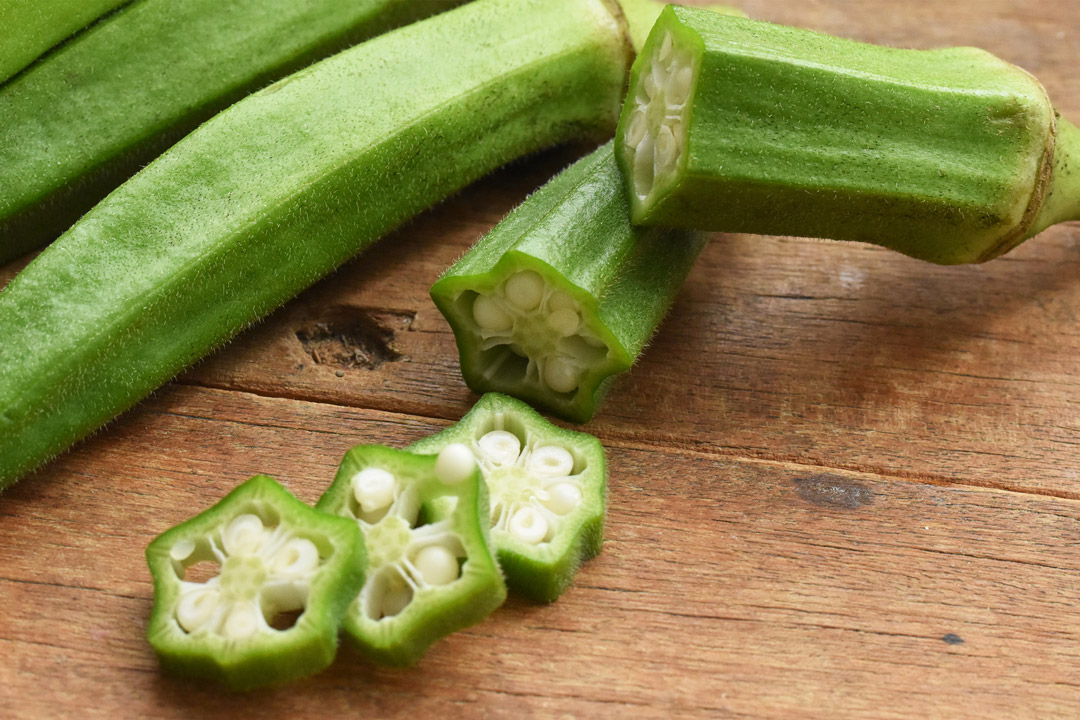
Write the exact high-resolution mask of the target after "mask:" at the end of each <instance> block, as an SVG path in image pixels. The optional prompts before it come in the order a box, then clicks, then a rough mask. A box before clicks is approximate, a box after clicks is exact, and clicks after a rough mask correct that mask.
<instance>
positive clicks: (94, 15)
mask: <svg viewBox="0 0 1080 720" xmlns="http://www.w3.org/2000/svg"><path fill="white" fill-rule="evenodd" d="M130 1H131V0H0V36H2V38H3V40H2V42H0V84H2V83H4V82H5V81H6V80H7V79H8V78H10V77H11V76H13V75H15V74H16V73H17V72H19V71H20V70H22V69H23V68H25V67H26V66H27V65H29V64H30V63H32V62H34V61H35V60H37V59H38V58H39V57H41V56H42V55H44V54H45V53H47V52H48V51H49V50H50V49H52V48H53V47H54V46H56V45H58V44H60V43H61V42H62V41H64V40H65V39H67V38H68V37H70V36H71V35H72V34H74V33H76V32H78V31H79V30H82V29H83V28H84V27H86V26H87V25H89V24H90V23H92V22H93V21H94V20H97V19H98V18H100V17H101V16H102V15H105V14H106V13H108V12H110V11H112V10H115V9H116V8H118V7H119V6H121V5H124V4H126V3H128V2H130Z"/></svg>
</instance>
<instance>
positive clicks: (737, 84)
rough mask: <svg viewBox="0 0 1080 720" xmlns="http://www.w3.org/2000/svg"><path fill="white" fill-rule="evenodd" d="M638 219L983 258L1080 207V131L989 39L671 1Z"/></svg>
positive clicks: (656, 36)
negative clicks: (884, 38)
mask: <svg viewBox="0 0 1080 720" xmlns="http://www.w3.org/2000/svg"><path fill="white" fill-rule="evenodd" d="M616 157H617V158H618V160H619V162H620V165H621V167H622V169H623V173H624V175H625V177H626V182H627V186H628V192H629V195H630V208H631V214H632V217H633V219H634V221H635V222H637V223H642V224H646V225H672V226H677V227H687V228H696V229H699V230H717V231H729V232H752V233H763V234H774V235H801V236H809V237H821V238H832V239H837V240H859V241H864V242H869V243H875V244H878V245H883V246H885V247H888V248H892V249H893V250H898V251H900V252H902V253H904V254H906V255H910V256H912V257H916V258H921V259H923V260H929V261H932V262H936V263H945V264H953V263H967V262H980V261H984V260H988V259H990V258H993V257H996V256H998V255H1000V254H1002V253H1004V252H1007V251H1008V250H1010V249H1012V248H1013V247H1015V246H1016V245H1018V244H1019V243H1021V242H1023V241H1024V240H1025V239H1027V238H1029V237H1032V236H1033V235H1035V234H1037V233H1039V232H1041V231H1042V230H1043V229H1045V228H1046V227H1049V226H1050V225H1053V224H1055V223H1058V222H1063V221H1067V220H1071V219H1080V131H1078V130H1077V129H1076V128H1075V127H1074V126H1073V125H1071V124H1070V123H1068V121H1066V120H1064V119H1063V118H1060V117H1058V115H1057V113H1056V112H1055V110H1054V107H1053V105H1052V104H1051V102H1050V99H1049V98H1048V97H1047V94H1046V91H1045V89H1043V87H1042V85H1041V84H1040V83H1039V81H1038V80H1036V79H1035V78H1034V77H1032V76H1031V75H1030V74H1028V73H1027V72H1025V71H1023V70H1021V69H1020V68H1018V67H1015V66H1013V65H1010V64H1008V63H1006V62H1004V61H1002V60H999V59H998V58H996V57H994V56H993V55H991V54H989V53H987V52H985V51H983V50H978V49H975V48H950V49H944V50H898V49H894V48H885V47H877V46H874V45H867V44H863V43H856V42H852V41H849V40H843V39H840V38H835V37H830V36H827V35H823V34H820V33H815V32H810V31H807V30H799V29H795V28H789V27H783V26H780V25H772V24H769V23H764V22H756V21H753V20H746V19H742V18H736V17H725V16H721V15H717V14H716V13H711V12H705V11H701V10H694V9H690V8H682V7H677V6H671V7H669V8H667V9H666V10H664V12H663V14H662V15H661V17H660V19H659V20H658V21H657V23H656V25H655V27H654V28H653V31H652V33H651V34H650V36H649V39H648V41H647V42H646V44H645V47H644V49H643V50H642V52H641V55H640V56H639V57H638V59H637V61H636V62H635V63H634V67H633V70H632V73H631V87H630V92H629V94H628V96H627V100H626V103H625V106H624V108H623V114H622V118H621V120H620V126H619V132H618V134H617V136H616Z"/></svg>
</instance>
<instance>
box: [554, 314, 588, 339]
mask: <svg viewBox="0 0 1080 720" xmlns="http://www.w3.org/2000/svg"><path fill="white" fill-rule="evenodd" d="M547 324H548V326H549V327H550V328H551V329H552V330H554V331H555V332H557V333H559V334H560V335H562V336H563V337H566V336H567V335H573V334H574V333H575V332H577V329H578V326H579V325H581V316H580V315H578V314H577V311H576V310H571V309H570V308H562V309H561V310H555V311H553V312H551V313H548V316H547Z"/></svg>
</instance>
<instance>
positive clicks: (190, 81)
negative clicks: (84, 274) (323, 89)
mask: <svg viewBox="0 0 1080 720" xmlns="http://www.w3.org/2000/svg"><path fill="white" fill-rule="evenodd" d="M0 1H2V0H0ZM53 1H54V2H55V1H56V0H53ZM461 2H462V0H422V1H419V2H418V1H417V0H305V1H304V2H296V0H229V1H228V2H222V1H221V0H140V2H136V3H132V4H131V5H128V6H127V7H124V8H122V9H121V10H120V11H118V12H116V13H114V14H113V15H112V16H110V17H108V18H106V19H105V20H103V21H102V22H99V23H97V24H96V25H94V26H93V27H92V28H90V29H89V30H88V31H86V32H84V33H81V34H80V35H79V36H77V37H75V38H73V39H72V41H71V42H69V43H67V44H65V45H64V47H62V48H60V49H58V51H57V52H55V53H52V54H50V56H49V57H48V58H45V59H43V61H42V62H40V63H37V64H35V65H34V66H33V67H32V68H30V69H28V70H27V71H26V72H25V73H23V74H22V75H20V76H19V77H18V78H16V79H14V80H12V82H11V83H9V84H7V85H5V86H2V87H0V262H3V261H4V260H7V259H10V258H12V257H15V256H16V255H19V254H21V253H24V252H27V251H29V250H32V249H34V248H36V247H39V246H41V245H43V244H45V243H47V242H50V241H52V240H53V239H55V238H56V237H57V236H58V235H60V233H62V232H63V231H64V230H66V229H68V227H70V226H71V224H72V223H73V222H75V220H77V219H78V218H79V217H80V216H81V215H82V214H83V213H85V212H86V211H87V210H89V209H90V208H91V207H92V206H93V205H94V204H95V203H96V202H98V201H99V200H100V199H101V198H103V197H105V195H107V194H108V193H109V192H111V191H112V190H113V189H114V188H115V187H116V186H117V185H119V184H120V183H121V182H123V181H124V180H125V179H127V178H128V177H130V176H131V175H133V174H134V173H135V172H136V171H138V170H139V169H140V168H141V167H143V166H144V165H146V164H147V163H148V162H150V161H151V160H152V159H153V158H155V157H157V156H158V155H159V154H160V153H161V152H162V151H163V150H165V148H167V147H169V145H171V144H173V143H174V142H176V141H177V140H179V139H180V138H182V137H183V136H184V135H186V134H187V133H188V132H190V131H191V130H193V129H195V128H196V127H197V126H198V125H199V124H200V123H202V122H203V121H205V120H207V119H209V118H210V117H212V116H213V115H214V114H215V113H216V112H218V111H220V110H223V109H224V108H226V107H228V106H229V105H230V104H231V103H233V102H235V101H236V100H239V99H240V98H242V97H243V96H245V95H247V94H248V93H250V92H251V91H252V90H256V89H258V88H260V87H264V86H266V85H268V84H269V83H270V82H272V81H274V80H277V79H278V78H280V77H283V76H285V75H287V74H288V73H290V72H292V71H294V70H296V69H299V68H300V67H303V66H304V65H306V64H308V63H311V62H313V61H315V60H318V59H319V58H323V57H326V56H328V55H330V54H332V53H334V52H336V51H338V50H341V49H344V48H345V47H348V46H349V45H351V44H353V43H356V42H359V41H360V40H364V39H367V38H369V37H372V36H375V35H378V34H380V33H383V32H385V31H387V30H389V29H391V28H394V27H397V26H400V25H404V24H407V23H409V22H412V21H414V20H417V19H419V18H422V17H425V16H428V15H431V14H434V13H436V12H439V11H442V10H445V9H447V8H450V7H453V6H455V5H460V4H461ZM68 4H70V3H68Z"/></svg>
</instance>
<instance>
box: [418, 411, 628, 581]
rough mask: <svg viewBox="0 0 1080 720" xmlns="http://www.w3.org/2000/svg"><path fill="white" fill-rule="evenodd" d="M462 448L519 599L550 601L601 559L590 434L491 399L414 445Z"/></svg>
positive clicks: (600, 484) (597, 472) (602, 475)
mask: <svg viewBox="0 0 1080 720" xmlns="http://www.w3.org/2000/svg"><path fill="white" fill-rule="evenodd" d="M454 443H460V444H461V445H464V446H465V447H467V448H469V449H470V450H471V451H472V453H473V455H474V456H475V457H476V461H477V462H478V463H479V465H480V469H481V472H482V473H483V476H484V481H485V482H486V483H487V487H488V492H489V494H490V496H491V514H490V525H491V539H492V542H493V543H494V547H495V550H496V552H497V553H498V557H499V564H500V565H501V566H502V569H503V572H504V573H505V574H506V583H507V585H508V586H509V587H510V589H511V590H513V591H514V592H517V593H520V594H522V595H524V596H525V597H528V598H530V599H532V600H536V601H537V602H553V601H554V600H556V599H557V598H558V597H559V596H560V595H562V594H563V592H565V591H566V589H567V588H568V587H569V586H570V584H571V582H572V581H573V579H574V575H576V574H577V571H578V568H579V567H580V566H581V564H582V563H583V562H585V561H586V560H588V559H590V558H593V557H595V556H596V555H597V554H598V553H599V552H600V547H601V545H602V544H603V537H604V509H605V492H606V486H607V469H606V465H605V459H604V448H603V446H601V445H600V441H599V440H597V439H596V438H595V437H593V436H592V435H588V434H586V433H581V432H574V431H572V430H563V429H562V428H559V427H556V426H555V425H552V424H551V423H549V422H548V421H547V420H545V419H544V418H542V417H541V416H540V415H538V414H537V412H536V411H535V410H533V409H532V408H531V407H529V406H528V405H526V404H525V403H523V402H521V401H520V400H515V399H514V398H511V397H507V396H506V395H500V394H498V393H488V394H487V395H485V396H484V397H482V398H480V402H478V403H476V405H475V406H474V407H473V409H472V410H470V411H469V412H468V414H466V415H465V417H463V418H462V419H461V421H460V422H458V423H457V424H456V425H454V426H452V427H449V428H447V429H446V430H443V431H442V432H440V433H438V434H436V435H432V436H431V437H427V438H424V439H423V440H420V441H419V442H416V443H414V444H413V445H412V446H410V448H409V450H410V451H412V452H417V453H426V454H432V453H438V452H440V451H441V450H442V449H443V448H445V447H447V446H448V445H452V444H454Z"/></svg>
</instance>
